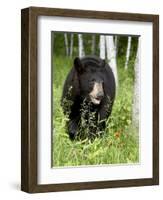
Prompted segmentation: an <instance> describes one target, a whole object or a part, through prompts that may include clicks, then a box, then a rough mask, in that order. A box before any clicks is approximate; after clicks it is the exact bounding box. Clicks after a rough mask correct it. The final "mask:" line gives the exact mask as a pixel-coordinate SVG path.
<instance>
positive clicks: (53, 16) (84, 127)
mask: <svg viewBox="0 0 163 200" xmlns="http://www.w3.org/2000/svg"><path fill="white" fill-rule="evenodd" d="M21 31H22V32H21V49H22V54H21V65H22V67H21V70H22V71H21V77H22V78H21V81H22V82H21V86H22V87H21V95H22V96H21V98H22V104H21V110H22V122H21V133H22V134H21V159H22V161H21V189H22V190H23V191H25V192H29V193H36V192H52V191H67V190H82V189H102V188H112V187H129V186H147V185H158V184H159V16H158V15H151V14H133V13H132V14H131V13H116V12H101V11H100V12H99V11H86V10H85V11H84V10H69V9H57V8H39V7H30V8H25V9H22V11H21Z"/></svg>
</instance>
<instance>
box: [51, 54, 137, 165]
mask: <svg viewBox="0 0 163 200" xmlns="http://www.w3.org/2000/svg"><path fill="white" fill-rule="evenodd" d="M72 63H73V60H72V59H70V58H64V59H63V57H59V56H55V57H54V60H53V149H52V154H53V159H52V164H53V166H54V167H58V166H79V165H102V164H120V163H137V162H138V161H139V137H138V136H139V135H138V127H135V126H134V124H133V123H132V102H133V82H134V75H133V70H132V68H133V67H132V63H130V66H129V70H128V71H125V70H124V66H123V63H122V62H121V59H119V60H118V75H119V89H118V91H117V95H116V99H115V102H114V105H113V109H112V114H111V116H110V118H109V119H108V120H107V127H106V130H105V133H104V134H103V136H101V137H97V138H95V139H94V140H93V141H91V140H89V139H88V138H85V139H84V140H74V141H71V140H70V139H69V136H68V134H67V132H66V121H67V120H68V119H67V118H66V117H65V115H64V114H63V111H62V108H61V106H60V99H61V94H62V88H63V84H64V80H65V78H66V76H67V74H68V72H69V70H70V68H71V67H72Z"/></svg>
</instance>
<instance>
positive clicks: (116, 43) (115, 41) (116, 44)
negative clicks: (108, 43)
mask: <svg viewBox="0 0 163 200" xmlns="http://www.w3.org/2000/svg"><path fill="white" fill-rule="evenodd" d="M114 45H115V57H116V59H117V54H118V36H117V35H116V36H114Z"/></svg>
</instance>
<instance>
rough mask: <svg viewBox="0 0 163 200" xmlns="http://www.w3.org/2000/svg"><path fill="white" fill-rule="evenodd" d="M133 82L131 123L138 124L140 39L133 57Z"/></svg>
mask: <svg viewBox="0 0 163 200" xmlns="http://www.w3.org/2000/svg"><path fill="white" fill-rule="evenodd" d="M134 70H135V83H134V97H133V98H134V99H133V123H134V124H135V125H136V126H138V125H139V124H138V123H139V95H140V39H138V47H137V54H136V59H135V66H134Z"/></svg>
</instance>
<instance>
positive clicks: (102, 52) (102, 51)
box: [99, 35, 105, 59]
mask: <svg viewBox="0 0 163 200" xmlns="http://www.w3.org/2000/svg"><path fill="white" fill-rule="evenodd" d="M99 46H100V58H102V59H105V36H104V35H100V45H99Z"/></svg>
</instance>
